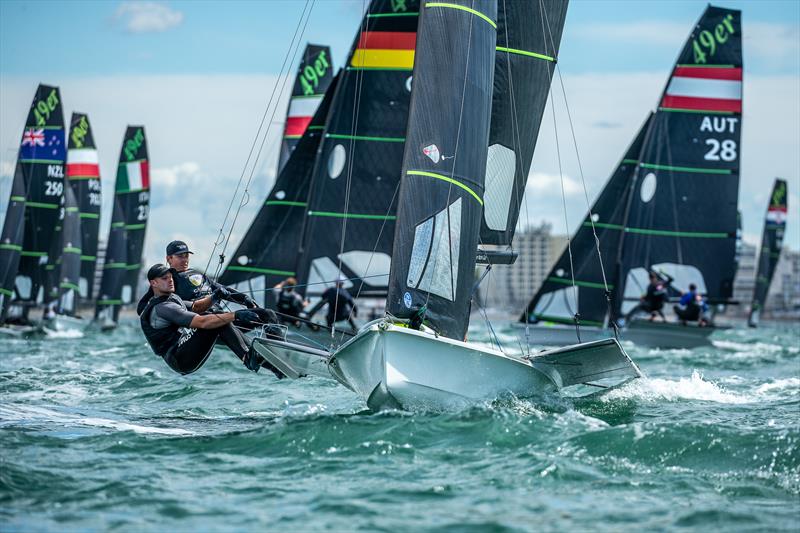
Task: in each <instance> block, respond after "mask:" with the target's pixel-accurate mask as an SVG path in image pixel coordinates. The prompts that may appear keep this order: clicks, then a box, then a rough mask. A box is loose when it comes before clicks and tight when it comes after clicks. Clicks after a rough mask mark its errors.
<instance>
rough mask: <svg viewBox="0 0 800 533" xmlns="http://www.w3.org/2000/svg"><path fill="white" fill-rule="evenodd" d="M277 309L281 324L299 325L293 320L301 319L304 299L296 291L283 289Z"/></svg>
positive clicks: (279, 295)
mask: <svg viewBox="0 0 800 533" xmlns="http://www.w3.org/2000/svg"><path fill="white" fill-rule="evenodd" d="M276 307H277V310H278V313H279V314H278V318H279V319H280V321H281V322H284V323H286V322H292V323H295V324H298V323H299V322H298V321H296V320H292V318H300V313H302V312H303V297H302V296H300V295H299V294H298V293H297V292H296V291H295V290H289V289H281V292H280V293H279V294H278V303H277V305H276Z"/></svg>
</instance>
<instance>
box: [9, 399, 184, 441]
mask: <svg viewBox="0 0 800 533" xmlns="http://www.w3.org/2000/svg"><path fill="white" fill-rule="evenodd" d="M0 420H2V421H6V422H14V421H17V422H46V423H50V424H53V425H57V426H90V427H103V428H109V429H114V430H118V431H133V432H135V433H145V434H147V433H149V434H156V435H174V436H187V435H194V433H192V432H191V431H186V430H184V429H179V428H159V427H151V426H142V425H139V424H131V423H129V422H123V421H121V420H111V419H107V418H97V417H92V416H88V417H84V416H81V415H75V414H70V413H61V412H58V411H53V410H51V409H46V408H44V407H35V406H31V405H25V406H20V408H19V409H14V408H13V407H12V406H0Z"/></svg>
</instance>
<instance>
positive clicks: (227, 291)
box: [167, 241, 258, 309]
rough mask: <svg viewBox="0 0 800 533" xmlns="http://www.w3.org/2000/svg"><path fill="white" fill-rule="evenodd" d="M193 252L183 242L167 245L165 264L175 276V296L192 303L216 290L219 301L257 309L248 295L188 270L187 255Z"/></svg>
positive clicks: (193, 270)
mask: <svg viewBox="0 0 800 533" xmlns="http://www.w3.org/2000/svg"><path fill="white" fill-rule="evenodd" d="M193 253H194V252H191V251H189V247H188V246H187V245H186V243H185V242H183V241H172V242H171V243H169V244H168V245H167V264H168V265H169V266H170V267H171V268H172V269H173V271H174V272H175V275H174V276H173V278H174V281H175V294H177V295H178V296H180V297H181V298H182V299H184V300H188V301H193V300H197V299H198V298H204V297H206V296H208V295H209V294H211V293H213V292H214V291H216V290H218V289H222V290H220V291H219V294H220V299H221V300H227V301H229V302H234V303H237V304H241V305H243V306H245V307H248V308H250V309H253V308H255V307H258V306H257V305H256V302H255V301H254V300H253V299H252V298H251V297H250V296H248V295H246V294H244V293H241V292H239V291H236V290H234V289H231V288H230V287H224V286H223V285H220V284H219V283H217V282H215V281H212V280H210V279H208V277H207V276H206V275H205V274H203V273H202V272H200V271H199V270H195V269H193V268H189V259H190V258H189V255H190V254H193Z"/></svg>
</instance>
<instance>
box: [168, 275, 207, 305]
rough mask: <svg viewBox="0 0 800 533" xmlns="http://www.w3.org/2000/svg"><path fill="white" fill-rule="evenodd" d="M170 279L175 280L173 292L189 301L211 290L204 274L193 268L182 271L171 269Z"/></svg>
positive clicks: (201, 296)
mask: <svg viewBox="0 0 800 533" xmlns="http://www.w3.org/2000/svg"><path fill="white" fill-rule="evenodd" d="M172 280H173V281H174V282H175V294H177V295H178V296H179V297H180V298H181V299H182V300H186V301H189V302H191V301H194V300H197V299H198V298H203V297H204V296H208V295H209V294H211V292H212V291H211V286H210V285H209V283H208V282H207V281H206V276H205V274H203V273H202V272H199V271H197V270H195V269H193V268H190V269H188V270H184V271H183V272H174V271H173V274H172Z"/></svg>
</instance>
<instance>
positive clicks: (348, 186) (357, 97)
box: [331, 1, 369, 339]
mask: <svg viewBox="0 0 800 533" xmlns="http://www.w3.org/2000/svg"><path fill="white" fill-rule="evenodd" d="M361 12H362V13H365V15H364V16H363V17H362V18H361V25H360V28H359V29H360V30H361V31H360V32H359V35H358V41H356V43H357V44H356V46H358V43H360V42H361V40H362V39H364V41H365V42H364V45H365V47H366V39H365V38H364V29H365V28H366V27H367V19H368V16H367V15H369V6H367V4H366V2H365V1H362V2H361ZM365 61H366V58H365V57H364V55H363V54H362V55H361V66H362V67H363V66H364V62H365ZM363 82H364V69H363V68H361V69H359V70H357V71H356V92H355V94H354V95H353V111H352V113H351V115H350V135H351V137H350V157H349V158H348V165H347V181H346V183H345V192H344V213H345V214H347V213H348V212H349V211H348V210H349V209H350V191H351V190H352V185H353V167H354V166H355V150H356V139H355V135H356V128H357V127H358V117H359V115H360V112H361V87H362V84H363ZM346 233H347V217H346V216H345V217H343V218H342V235H341V238H340V239H339V257H338V259H339V264H338V266H337V268H338V274H339V275H341V273H342V255H344V237H345V234H346ZM362 285H363V284H362ZM334 287H335V288H336V299H335V300H334V302H333V315H334V317H335V316H336V313H337V312H338V311H339V287H338V285H337V284H334ZM332 326H333V327H332V328H331V339H333V337H334V335H336V323H335V322H334V323H333V324H332Z"/></svg>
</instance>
